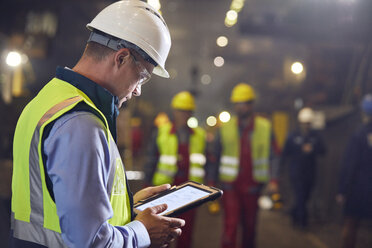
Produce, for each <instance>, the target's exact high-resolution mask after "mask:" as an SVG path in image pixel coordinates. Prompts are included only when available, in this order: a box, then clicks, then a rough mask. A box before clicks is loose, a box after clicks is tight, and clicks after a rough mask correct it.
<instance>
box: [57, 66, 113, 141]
mask: <svg viewBox="0 0 372 248" xmlns="http://www.w3.org/2000/svg"><path fill="white" fill-rule="evenodd" d="M56 77H57V78H58V79H61V80H63V81H65V82H68V83H70V84H71V85H73V86H75V87H76V88H78V89H79V90H81V91H82V92H84V93H85V94H86V95H87V96H88V97H89V99H90V100H92V102H93V103H94V105H95V106H96V107H97V108H98V109H99V110H100V111H101V112H102V113H103V114H104V116H105V117H106V119H107V122H108V125H109V128H110V131H111V133H112V135H113V136H114V138H115V137H116V117H117V116H118V114H119V108H118V107H117V106H118V103H119V99H118V97H116V96H114V95H112V94H111V93H110V92H109V91H108V90H106V89H105V88H103V87H102V86H100V85H99V84H97V83H95V82H94V81H92V80H90V79H89V78H87V77H85V76H83V75H81V74H79V73H77V72H74V71H73V70H71V69H69V68H67V67H65V68H62V67H60V66H58V67H57V70H56Z"/></svg>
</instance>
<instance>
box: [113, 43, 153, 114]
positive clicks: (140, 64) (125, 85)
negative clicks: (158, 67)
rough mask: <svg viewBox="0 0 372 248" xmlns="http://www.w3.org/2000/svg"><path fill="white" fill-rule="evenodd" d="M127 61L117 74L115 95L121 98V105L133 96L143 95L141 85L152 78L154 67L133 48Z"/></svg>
mask: <svg viewBox="0 0 372 248" xmlns="http://www.w3.org/2000/svg"><path fill="white" fill-rule="evenodd" d="M125 63H126V65H124V66H122V67H121V68H120V69H118V74H117V75H116V79H117V82H116V86H117V87H116V92H117V93H116V94H115V95H116V96H117V97H118V98H119V107H120V106H121V105H122V104H123V102H125V101H127V100H129V99H131V98H132V96H140V95H141V87H142V85H143V84H144V83H146V82H147V81H148V80H149V79H150V77H151V73H152V71H153V69H154V65H152V64H151V63H149V62H147V61H145V60H144V59H143V58H142V56H140V55H139V54H138V53H136V52H135V51H133V50H130V57H129V58H128V61H126V62H125Z"/></svg>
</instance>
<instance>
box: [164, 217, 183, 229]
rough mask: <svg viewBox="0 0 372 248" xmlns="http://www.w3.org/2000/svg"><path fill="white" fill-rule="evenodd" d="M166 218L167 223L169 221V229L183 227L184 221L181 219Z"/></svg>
mask: <svg viewBox="0 0 372 248" xmlns="http://www.w3.org/2000/svg"><path fill="white" fill-rule="evenodd" d="M166 218H168V221H169V226H170V227H171V228H174V227H176V228H177V227H183V226H184V225H185V223H186V222H185V221H184V220H183V219H179V218H170V217H166Z"/></svg>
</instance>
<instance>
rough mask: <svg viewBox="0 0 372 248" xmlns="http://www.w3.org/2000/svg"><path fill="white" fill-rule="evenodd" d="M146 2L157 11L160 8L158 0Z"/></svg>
mask: <svg viewBox="0 0 372 248" xmlns="http://www.w3.org/2000/svg"><path fill="white" fill-rule="evenodd" d="M147 3H148V4H150V5H151V6H152V7H154V9H156V10H157V11H159V10H160V8H161V4H160V2H159V0H147Z"/></svg>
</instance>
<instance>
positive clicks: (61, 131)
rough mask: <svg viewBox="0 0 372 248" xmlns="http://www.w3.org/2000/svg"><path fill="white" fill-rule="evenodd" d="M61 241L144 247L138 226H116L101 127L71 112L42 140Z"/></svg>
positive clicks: (91, 116)
mask: <svg viewBox="0 0 372 248" xmlns="http://www.w3.org/2000/svg"><path fill="white" fill-rule="evenodd" d="M44 153H45V156H46V170H47V173H48V175H49V177H50V179H51V182H52V185H53V193H54V197H55V203H56V206H57V214H58V216H59V221H60V227H61V231H62V238H63V240H64V242H65V243H66V245H67V246H68V247H148V246H149V245H150V238H149V235H148V233H147V230H146V228H145V227H144V226H143V224H142V223H140V222H139V221H133V222H131V223H129V224H127V225H125V226H121V227H114V226H112V225H110V224H109V223H108V220H109V219H110V218H111V217H112V216H113V210H112V207H111V204H110V199H109V195H108V193H107V187H106V186H107V183H108V176H109V172H110V169H111V168H110V163H109V161H110V154H109V148H108V144H107V139H106V134H105V129H104V126H103V123H102V122H101V121H100V120H99V118H98V117H96V116H95V115H94V114H91V113H88V112H72V113H69V114H66V115H64V116H63V117H61V118H60V119H58V120H57V121H56V122H55V124H54V125H53V128H52V129H51V132H50V134H49V136H48V137H47V138H46V139H45V141H44Z"/></svg>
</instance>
